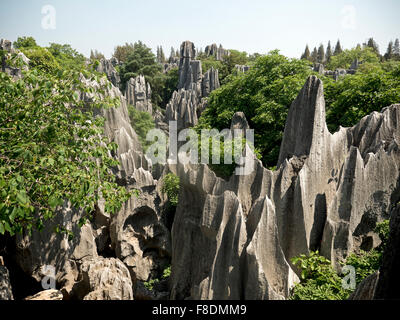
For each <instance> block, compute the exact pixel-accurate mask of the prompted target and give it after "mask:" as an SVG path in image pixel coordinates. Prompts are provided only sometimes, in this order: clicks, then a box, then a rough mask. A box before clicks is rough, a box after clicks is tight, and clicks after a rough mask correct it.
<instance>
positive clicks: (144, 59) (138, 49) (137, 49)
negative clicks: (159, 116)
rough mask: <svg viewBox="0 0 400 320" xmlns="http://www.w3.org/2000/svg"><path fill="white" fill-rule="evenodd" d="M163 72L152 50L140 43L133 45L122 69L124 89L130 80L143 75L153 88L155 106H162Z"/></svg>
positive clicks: (152, 98) (152, 97)
mask: <svg viewBox="0 0 400 320" xmlns="http://www.w3.org/2000/svg"><path fill="white" fill-rule="evenodd" d="M161 70H162V67H161V65H160V64H159V63H157V60H156V56H155V55H154V54H153V53H152V52H151V49H150V48H149V47H147V46H146V45H145V44H144V43H142V42H141V41H138V42H136V43H135V44H134V45H133V50H132V51H131V52H130V53H129V55H128V56H127V58H126V61H125V62H124V63H123V64H122V66H121V68H120V76H121V82H122V89H123V90H124V89H125V86H126V82H127V81H128V80H129V79H130V78H135V77H137V76H138V75H143V76H144V77H145V79H146V81H147V82H148V83H149V84H150V86H151V89H152V96H151V100H152V102H153V104H155V105H157V106H160V104H161V103H162V95H163V87H164V82H165V75H164V74H163V73H162V72H161Z"/></svg>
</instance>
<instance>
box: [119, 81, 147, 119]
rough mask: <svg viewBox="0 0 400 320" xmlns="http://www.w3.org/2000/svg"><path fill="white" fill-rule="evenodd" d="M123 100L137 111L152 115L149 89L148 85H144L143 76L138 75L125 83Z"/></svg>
mask: <svg viewBox="0 0 400 320" xmlns="http://www.w3.org/2000/svg"><path fill="white" fill-rule="evenodd" d="M125 98H126V101H127V103H128V104H131V105H133V106H135V108H136V109H137V110H139V111H146V112H148V113H150V114H152V113H153V107H152V104H151V88H150V84H149V83H146V80H145V78H144V76H142V75H140V76H137V77H136V78H130V79H129V81H128V82H127V83H126V89H125Z"/></svg>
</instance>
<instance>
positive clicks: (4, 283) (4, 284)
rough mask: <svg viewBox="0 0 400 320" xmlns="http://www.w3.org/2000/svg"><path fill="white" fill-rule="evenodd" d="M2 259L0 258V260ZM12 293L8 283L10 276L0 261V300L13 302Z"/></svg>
mask: <svg viewBox="0 0 400 320" xmlns="http://www.w3.org/2000/svg"><path fill="white" fill-rule="evenodd" d="M1 259H2V258H1V257H0V260H1ZM13 299H14V298H13V293H12V288H11V283H10V274H9V272H8V269H7V268H6V267H5V266H3V264H2V260H1V261H0V300H13Z"/></svg>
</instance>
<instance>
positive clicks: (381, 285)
mask: <svg viewBox="0 0 400 320" xmlns="http://www.w3.org/2000/svg"><path fill="white" fill-rule="evenodd" d="M398 188H399V186H398ZM399 193H400V190H399V189H398V193H397V201H399V199H400V194H399ZM399 268H400V204H398V205H397V207H396V208H395V209H393V211H392V214H391V217H390V233H389V239H388V242H387V245H386V248H385V251H384V253H383V258H382V265H381V267H380V269H379V272H380V276H379V280H378V283H377V285H376V290H375V294H374V299H378V300H381V299H391V300H393V299H396V300H398V299H400V292H399V285H400V276H399Z"/></svg>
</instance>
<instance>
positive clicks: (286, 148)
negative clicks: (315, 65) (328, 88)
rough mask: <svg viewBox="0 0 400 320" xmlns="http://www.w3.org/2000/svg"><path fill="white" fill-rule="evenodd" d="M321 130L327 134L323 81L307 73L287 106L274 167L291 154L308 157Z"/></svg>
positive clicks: (321, 132)
mask: <svg viewBox="0 0 400 320" xmlns="http://www.w3.org/2000/svg"><path fill="white" fill-rule="evenodd" d="M324 133H328V134H329V131H328V129H327V127H326V123H325V99H324V90H323V84H322V81H321V80H320V79H318V78H317V77H316V76H310V77H309V78H308V79H307V81H306V83H305V85H304V86H303V88H302V89H301V91H300V93H299V95H298V96H297V98H296V100H294V102H293V103H292V105H291V107H290V110H289V114H288V116H287V119H286V125H285V132H284V135H283V140H282V144H281V149H280V154H279V160H278V166H279V165H281V164H282V163H283V162H284V161H285V159H290V158H291V157H292V156H297V157H302V156H308V155H309V154H310V149H311V145H312V143H313V142H314V141H316V140H317V139H319V138H321V135H322V134H324Z"/></svg>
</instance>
